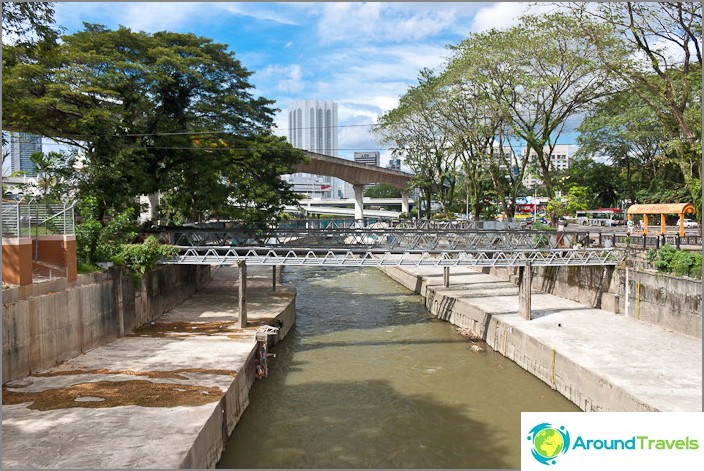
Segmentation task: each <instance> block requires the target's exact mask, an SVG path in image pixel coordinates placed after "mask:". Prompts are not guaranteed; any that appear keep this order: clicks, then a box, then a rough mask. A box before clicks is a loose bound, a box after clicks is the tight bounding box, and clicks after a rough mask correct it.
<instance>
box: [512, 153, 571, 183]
mask: <svg viewBox="0 0 704 471" xmlns="http://www.w3.org/2000/svg"><path fill="white" fill-rule="evenodd" d="M527 151H528V149H525V150H524V152H527ZM548 151H549V147H547V146H545V148H544V152H546V153H547V152H548ZM524 155H525V154H524ZM537 158H538V155H537V154H536V153H535V151H534V150H532V149H531V151H530V154H529V156H528V163H529V164H531V163H534V162H535V160H536V159H537ZM550 166H551V168H552V169H553V170H560V171H564V170H567V169H569V168H570V146H569V145H567V144H557V145H555V147H554V148H553V150H552V154H550ZM541 182H542V180H541V179H540V178H539V177H538V176H536V175H531V174H530V173H528V172H526V174H525V176H524V177H523V185H524V186H525V187H526V188H533V187H534V186H535V185H537V184H539V183H541Z"/></svg>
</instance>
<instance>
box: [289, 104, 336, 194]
mask: <svg viewBox="0 0 704 471" xmlns="http://www.w3.org/2000/svg"><path fill="white" fill-rule="evenodd" d="M337 135H338V127H337V103H335V102H332V101H322V100H297V101H293V102H291V103H289V107H288V142H289V143H290V144H291V145H292V146H293V147H296V148H298V149H304V150H308V151H311V152H317V153H320V154H325V155H331V156H335V157H336V156H337V151H338V144H337ZM282 178H283V179H284V180H285V181H287V182H288V183H289V184H291V185H292V187H293V191H294V192H296V193H300V194H303V195H306V196H308V197H310V198H321V199H328V198H340V197H341V196H342V189H341V186H342V185H341V183H340V182H339V181H337V179H336V178H333V177H330V176H326V175H311V174H308V173H294V174H290V175H283V176H282Z"/></svg>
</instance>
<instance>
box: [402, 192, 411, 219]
mask: <svg viewBox="0 0 704 471" xmlns="http://www.w3.org/2000/svg"><path fill="white" fill-rule="evenodd" d="M410 211H411V206H410V205H409V204H408V190H402V191H401V212H402V213H406V214H408V213H409V212H410Z"/></svg>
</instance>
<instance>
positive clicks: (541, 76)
mask: <svg viewBox="0 0 704 471" xmlns="http://www.w3.org/2000/svg"><path fill="white" fill-rule="evenodd" d="M575 23H576V21H575V20H574V18H571V17H570V16H568V15H565V14H561V13H553V14H550V15H544V16H540V17H534V16H525V17H523V18H522V19H521V22H520V23H519V24H518V25H517V26H515V27H513V28H510V29H508V30H505V31H498V30H490V31H488V32H482V33H477V34H472V35H470V36H469V38H467V39H466V40H465V41H463V42H462V43H460V44H459V45H458V46H456V47H454V50H455V56H454V60H455V62H458V63H464V64H467V65H471V68H472V70H473V71H474V73H473V74H472V79H473V80H474V81H476V82H478V83H481V84H482V86H483V87H485V88H486V89H487V90H488V93H489V96H490V97H491V98H492V99H494V100H495V101H496V102H498V103H500V104H501V105H502V106H503V107H504V108H505V109H507V110H508V111H509V112H510V118H511V122H510V124H511V130H512V133H513V134H515V135H516V136H518V137H519V138H520V139H521V140H522V141H524V142H525V144H526V146H527V147H528V150H529V151H532V153H533V155H534V156H535V160H536V167H537V169H538V170H539V173H540V177H541V179H542V180H543V185H544V186H545V189H546V190H547V192H548V194H549V195H553V194H554V186H555V185H554V182H553V178H554V172H555V169H554V168H553V166H552V164H551V160H550V155H551V154H552V151H553V149H554V147H555V145H556V142H557V140H558V139H559V136H560V134H561V133H562V131H563V129H564V126H565V124H566V122H567V119H568V118H570V117H572V116H575V115H577V114H579V113H580V112H583V111H585V110H587V109H588V107H589V106H590V105H591V104H592V103H593V102H594V101H595V100H597V99H599V98H601V97H602V96H604V94H605V93H607V84H608V81H607V80H605V76H606V72H605V71H604V70H603V69H602V68H599V67H598V64H597V63H596V62H595V61H593V60H592V56H593V46H592V45H590V44H589V43H587V42H584V41H580V40H579V39H578V38H577V37H575V34H574V32H573V30H574V29H575V28H576V24H575Z"/></svg>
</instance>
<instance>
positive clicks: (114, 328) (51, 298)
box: [2, 265, 210, 384]
mask: <svg viewBox="0 0 704 471" xmlns="http://www.w3.org/2000/svg"><path fill="white" fill-rule="evenodd" d="M209 281H210V266H195V265H194V266H176V265H170V266H163V267H158V268H156V269H154V270H152V271H151V272H150V273H147V274H146V275H145V276H144V277H143V279H142V282H141V284H140V285H138V286H135V283H134V281H133V280H132V278H131V277H130V276H128V275H127V273H126V271H125V270H124V269H121V268H111V269H110V270H109V271H108V272H107V273H98V274H90V275H80V276H79V279H78V280H77V281H76V283H75V285H73V286H69V285H68V284H67V282H66V280H65V279H60V280H53V281H50V282H46V283H38V284H34V285H28V286H20V287H14V288H10V289H6V290H3V293H2V295H3V315H2V329H3V338H2V349H3V353H2V366H3V369H2V382H3V384H4V383H6V382H7V381H11V380H13V379H19V378H23V377H25V376H28V375H29V374H31V373H33V372H36V371H39V370H43V369H46V368H49V367H52V366H54V365H56V364H58V363H60V362H62V361H64V360H66V359H68V358H72V357H75V356H78V355H80V354H81V353H83V352H85V351H86V350H90V349H92V348H95V347H97V346H98V345H101V344H103V343H105V342H107V341H110V340H113V339H115V338H117V337H121V336H124V335H125V334H126V333H130V332H131V331H132V330H133V329H134V328H135V327H137V326H140V325H142V324H144V323H146V322H150V321H152V320H154V319H156V318H157V317H158V316H160V315H161V314H162V313H164V312H166V311H168V310H170V309H171V308H173V307H174V306H175V305H176V304H178V303H180V302H181V301H183V300H184V299H186V298H187V297H189V296H190V295H191V294H193V293H194V292H195V291H196V290H198V289H200V288H201V287H202V286H204V285H205V284H207V283H208V282H209Z"/></svg>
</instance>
